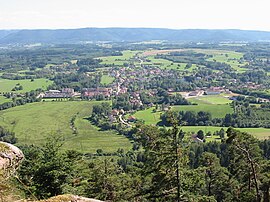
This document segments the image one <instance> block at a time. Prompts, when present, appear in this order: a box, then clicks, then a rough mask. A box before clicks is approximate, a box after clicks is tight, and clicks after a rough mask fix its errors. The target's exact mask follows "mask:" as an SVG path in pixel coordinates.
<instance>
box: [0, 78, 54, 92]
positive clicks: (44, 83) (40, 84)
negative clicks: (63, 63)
mask: <svg viewBox="0 0 270 202" xmlns="http://www.w3.org/2000/svg"><path fill="white" fill-rule="evenodd" d="M52 83H53V82H52V81H50V80H48V79H35V80H34V81H31V80H30V79H26V80H8V79H0V92H11V90H12V88H14V87H15V86H16V85H17V84H18V85H22V87H23V90H18V91H16V92H19V93H21V92H29V91H31V90H36V89H38V88H42V89H44V90H46V88H47V87H48V86H49V85H51V84H52Z"/></svg>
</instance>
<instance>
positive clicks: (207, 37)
mask: <svg viewBox="0 0 270 202" xmlns="http://www.w3.org/2000/svg"><path fill="white" fill-rule="evenodd" d="M148 40H166V41H174V42H191V41H192V42H222V41H248V42H258V41H270V32H266V31H247V30H229V29H228V30H207V29H182V30H176V29H161V28H82V29H56V30H49V29H37V30H0V44H2V45H3V44H29V43H44V44H46V43H52V44H55V43H58V44H60V43H62V44H67V43H79V42H86V41H112V42H121V41H128V42H135V41H136V42H137V41H148Z"/></svg>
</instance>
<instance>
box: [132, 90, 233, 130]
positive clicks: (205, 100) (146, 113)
mask: <svg viewBox="0 0 270 202" xmlns="http://www.w3.org/2000/svg"><path fill="white" fill-rule="evenodd" d="M188 100H189V101H190V102H191V103H194V104H197V105H175V106H172V110H175V111H194V112H199V111H206V112H209V113H211V115H212V118H224V117H225V115H226V114H230V113H233V109H232V108H231V106H230V105H229V103H231V100H229V99H228V98H226V97H224V96H222V95H207V96H200V97H197V98H190V99H188ZM154 109H155V108H154V107H151V108H148V109H145V110H142V111H138V112H136V113H135V114H134V116H135V117H136V118H137V119H142V120H144V121H145V124H149V125H150V124H152V125H156V124H157V123H158V122H159V121H160V115H161V114H163V113H164V112H162V111H157V112H154V111H153V110H154Z"/></svg>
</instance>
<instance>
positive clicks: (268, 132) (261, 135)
mask: <svg viewBox="0 0 270 202" xmlns="http://www.w3.org/2000/svg"><path fill="white" fill-rule="evenodd" d="M221 128H223V129H224V130H225V131H226V130H227V128H226V127H215V126H182V127H181V129H183V131H185V132H190V133H196V132H197V131H199V130H202V131H203V132H204V134H206V133H207V132H211V133H212V134H213V133H214V132H215V131H219V130H220V129H221ZM235 129H237V130H240V131H242V132H247V133H250V134H252V135H254V136H255V137H256V138H258V139H268V138H270V129H267V128H235ZM214 139H218V137H217V136H212V137H210V138H206V140H208V141H209V140H214Z"/></svg>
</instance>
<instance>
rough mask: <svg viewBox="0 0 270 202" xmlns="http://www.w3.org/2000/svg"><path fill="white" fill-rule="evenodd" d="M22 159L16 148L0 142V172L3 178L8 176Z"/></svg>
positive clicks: (22, 156) (20, 152) (19, 151)
mask: <svg viewBox="0 0 270 202" xmlns="http://www.w3.org/2000/svg"><path fill="white" fill-rule="evenodd" d="M23 159H24V155H23V153H22V151H21V150H20V149H19V148H18V147H16V146H14V145H11V144H9V143H6V142H0V171H2V172H1V173H2V174H3V175H4V176H5V177H8V176H10V174H12V173H13V172H14V171H15V170H16V169H17V168H18V167H19V165H20V163H21V161H22V160H23Z"/></svg>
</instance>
